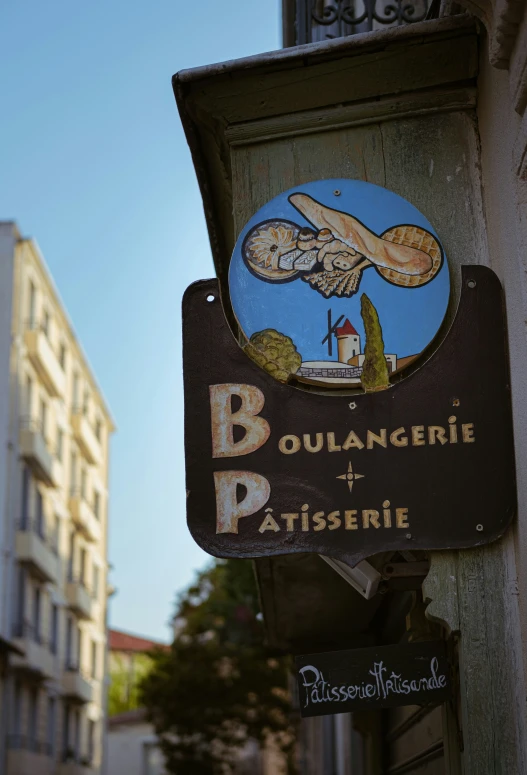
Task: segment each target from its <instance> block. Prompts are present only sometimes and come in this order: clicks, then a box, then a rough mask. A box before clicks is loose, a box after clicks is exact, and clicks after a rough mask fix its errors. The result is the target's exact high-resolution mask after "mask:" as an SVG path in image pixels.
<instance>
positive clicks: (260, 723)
mask: <svg viewBox="0 0 527 775" xmlns="http://www.w3.org/2000/svg"><path fill="white" fill-rule="evenodd" d="M258 612H259V604H258V595H257V589H256V583H255V579H254V575H253V568H252V563H251V562H250V561H248V560H227V561H216V562H215V563H214V564H213V565H212V566H211V567H210V568H208V569H207V570H206V571H204V572H202V573H201V574H200V575H199V576H198V578H197V581H196V583H195V584H194V585H193V586H192V587H190V588H189V589H188V590H187V591H186V592H185V593H184V594H183V595H182V596H181V597H180V598H179V600H178V603H177V612H176V618H175V621H176V623H177V629H178V630H179V632H178V635H177V637H176V638H175V640H174V643H173V645H172V647H171V649H170V651H167V652H158V653H156V654H154V655H153V660H154V665H153V669H152V671H151V672H150V673H149V675H148V676H146V678H145V679H143V682H142V685H141V698H142V702H143V704H144V705H145V706H146V708H147V710H148V713H149V717H150V720H151V721H152V722H153V724H154V727H155V730H156V733H157V735H158V736H159V738H160V743H161V747H162V750H163V753H164V754H165V757H166V761H167V765H166V766H167V769H168V772H173V773H178V775H216V774H219V773H222V774H223V773H225V774H226V775H227V774H228V773H232V772H234V770H233V762H234V759H235V752H236V750H237V749H239V748H240V747H242V746H243V745H244V744H245V743H246V741H247V740H248V739H249V738H254V739H256V740H257V741H259V742H260V743H261V744H265V741H266V740H267V739H268V737H269V736H272V737H273V740H274V742H275V744H278V745H279V747H281V748H282V750H283V751H284V752H285V753H286V754H287V755H289V754H290V751H291V748H292V741H293V739H294V736H293V733H294V729H293V727H292V725H291V721H290V713H289V711H290V700H289V693H288V670H289V666H288V663H287V661H286V660H285V659H284V658H280V659H276V658H273V657H271V656H270V655H269V654H268V653H267V651H266V649H265V647H264V645H263V628H262V625H261V622H260V621H259V619H258ZM291 771H293V770H291Z"/></svg>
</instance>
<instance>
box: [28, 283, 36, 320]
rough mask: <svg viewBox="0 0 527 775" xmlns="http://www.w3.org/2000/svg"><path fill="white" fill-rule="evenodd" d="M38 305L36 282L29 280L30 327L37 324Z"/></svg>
mask: <svg viewBox="0 0 527 775" xmlns="http://www.w3.org/2000/svg"><path fill="white" fill-rule="evenodd" d="M36 307H37V289H36V288H35V285H34V283H32V282H31V280H30V281H29V327H30V328H33V327H34V325H35V313H36Z"/></svg>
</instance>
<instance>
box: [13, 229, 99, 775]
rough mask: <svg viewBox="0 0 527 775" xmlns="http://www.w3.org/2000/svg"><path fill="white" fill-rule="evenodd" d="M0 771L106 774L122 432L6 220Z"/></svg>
mask: <svg viewBox="0 0 527 775" xmlns="http://www.w3.org/2000/svg"><path fill="white" fill-rule="evenodd" d="M0 296H1V298H0V585H1V588H0V653H1V656H0V660H1V661H0V681H1V684H0V772H2V773H4V772H5V773H6V775H40V774H41V773H42V775H91V773H99V772H101V771H102V770H101V768H102V764H103V763H102V759H103V737H104V728H105V702H106V700H105V692H106V688H105V664H106V608H107V573H108V565H107V514H108V460H109V441H110V436H111V433H112V432H113V430H114V425H113V421H112V418H111V416H110V413H109V411H108V408H107V406H106V404H105V401H104V398H103V396H102V394H101V392H100V390H99V388H98V386H97V383H96V382H95V379H94V377H93V374H92V372H91V370H90V367H89V365H88V363H87V360H86V358H85V356H84V354H83V352H82V349H81V346H80V344H79V342H78V341H77V339H76V336H75V334H74V332H73V329H72V326H71V324H70V322H69V319H68V317H67V314H66V312H65V309H64V307H63V305H62V303H61V301H60V298H59V296H58V294H57V291H56V289H55V287H54V285H53V281H52V279H51V276H50V274H49V272H48V270H47V268H46V266H45V264H44V261H43V259H42V257H41V255H40V253H39V250H38V247H37V245H36V243H35V242H34V241H33V240H30V239H23V238H21V236H20V234H19V233H18V231H17V228H16V225H15V224H14V223H12V222H4V223H0Z"/></svg>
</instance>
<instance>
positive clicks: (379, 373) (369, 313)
mask: <svg viewBox="0 0 527 775" xmlns="http://www.w3.org/2000/svg"><path fill="white" fill-rule="evenodd" d="M360 314H361V316H362V320H363V323H364V328H365V331H366V345H365V347H364V364H363V367H362V375H361V382H362V386H363V388H364V390H366V391H367V392H368V391H373V390H383V389H384V388H387V387H388V385H389V384H390V380H389V377H388V362H387V361H386V358H385V357H384V341H383V338H382V328H381V324H380V322H379V316H378V314H377V310H376V309H375V307H374V306H373V304H372V303H371V301H370V299H369V298H368V297H367V296H366V294H365V293H363V294H362V296H361V299H360Z"/></svg>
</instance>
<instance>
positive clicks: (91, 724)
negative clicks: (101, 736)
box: [88, 719, 95, 764]
mask: <svg viewBox="0 0 527 775" xmlns="http://www.w3.org/2000/svg"><path fill="white" fill-rule="evenodd" d="M94 757H95V721H92V719H88V761H89V762H90V764H93V760H94Z"/></svg>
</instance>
